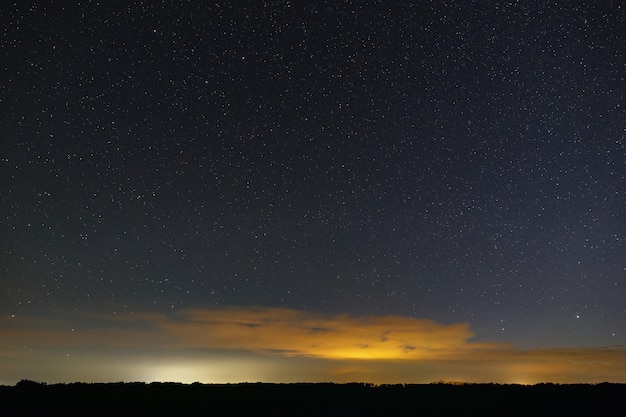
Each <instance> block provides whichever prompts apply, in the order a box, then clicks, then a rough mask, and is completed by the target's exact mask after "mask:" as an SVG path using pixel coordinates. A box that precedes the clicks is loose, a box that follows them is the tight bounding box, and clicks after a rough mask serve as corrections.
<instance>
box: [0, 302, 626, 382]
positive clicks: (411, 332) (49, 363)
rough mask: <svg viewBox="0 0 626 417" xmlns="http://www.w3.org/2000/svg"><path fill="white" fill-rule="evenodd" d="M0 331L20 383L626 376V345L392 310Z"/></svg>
mask: <svg viewBox="0 0 626 417" xmlns="http://www.w3.org/2000/svg"><path fill="white" fill-rule="evenodd" d="M0 332H1V334H2V335H3V340H2V344H0V374H4V375H15V377H17V378H20V379H21V378H27V377H31V378H35V379H36V378H37V375H41V376H42V377H45V376H46V375H48V374H50V375H56V378H60V379H61V380H63V381H72V380H75V379H77V378H78V379H80V378H83V379H85V378H87V376H88V375H94V376H93V378H95V379H96V380H97V379H101V378H107V379H110V380H115V379H116V378H115V375H119V376H120V377H121V378H118V379H127V380H136V379H143V380H155V379H159V378H163V379H168V375H169V378H172V379H184V380H185V381H188V382H193V381H195V380H199V381H203V382H212V381H216V380H219V381H221V382H228V381H238V382H241V381H245V380H269V381H277V382H284V381H306V380H315V381H324V380H326V381H328V380H332V381H350V380H363V381H367V382H375V383H395V382H407V383H410V382H432V381H434V380H464V381H469V382H510V383H537V382H602V381H609V382H626V351H625V350H624V349H620V348H612V349H609V348H567V349H566V348H554V349H530V350H520V349H515V348H514V347H513V346H510V345H505V344H502V343H490V342H480V343H479V342H470V340H471V338H472V336H473V333H472V332H471V330H470V328H469V326H468V324H466V323H457V324H451V325H442V324H439V323H436V322H434V321H432V320H426V319H414V318H409V317H399V316H369V317H355V316H348V315H339V316H329V315H322V314H314V313H309V312H305V311H298V310H289V309H278V308H223V309H206V310H190V311H186V312H182V313H178V314H174V315H169V316H165V315H162V314H156V313H142V314H130V313H128V314H117V315H111V316H105V315H101V314H85V315H80V316H75V317H74V318H73V319H71V320H70V319H55V318H39V317H31V318H29V317H7V318H4V319H0ZM233 355H234V356H233ZM233 357H236V358H237V360H235V361H232V360H231V362H229V365H228V366H225V365H224V363H226V362H227V361H228V360H229V359H228V358H233ZM225 361H226V362H225ZM241 363H245V364H246V366H243V367H242V366H240V365H238V364H241ZM20 372H22V374H20ZM24 373H27V375H24ZM73 375H74V376H73ZM81 375H84V376H81ZM97 375H100V378H98V377H97ZM5 377H6V376H5ZM51 378H53V377H52V376H50V377H46V378H41V379H47V380H48V379H51ZM18 380H19V379H18ZM3 382H4V381H0V383H3ZM13 382H15V381H13Z"/></svg>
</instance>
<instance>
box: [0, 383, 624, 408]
mask: <svg viewBox="0 0 626 417" xmlns="http://www.w3.org/2000/svg"><path fill="white" fill-rule="evenodd" d="M625 399H626V384H612V383H601V384H563V385H561V384H551V383H546V384H537V385H515V384H504V385H502V384H450V383H432V384H396V385H393V384H392V385H374V384H370V383H347V384H335V383H289V384H274V383H239V384H201V383H193V384H182V383H175V382H153V383H143V382H130V383H129V382H126V383H125V382H116V383H80V382H77V383H68V384H46V383H42V382H37V381H31V380H21V381H19V382H18V383H17V384H15V386H0V400H1V401H2V404H3V405H2V410H3V413H2V414H3V415H18V414H17V413H20V414H21V415H31V414H32V413H46V415H51V414H52V415H54V414H59V415H61V414H62V415H85V414H92V413H94V412H96V413H99V414H108V413H115V414H116V415H127V414H136V415H148V414H150V413H155V414H158V415H161V414H173V415H179V416H184V415H194V416H195V415H197V416H211V415H229V416H243V415H246V416H254V415H271V416H320V415H322V416H359V417H366V416H457V415H476V416H496V415H497V416H502V415H506V416H566V415H567V416H572V415H593V416H626V401H625ZM5 412H10V413H11V414H5Z"/></svg>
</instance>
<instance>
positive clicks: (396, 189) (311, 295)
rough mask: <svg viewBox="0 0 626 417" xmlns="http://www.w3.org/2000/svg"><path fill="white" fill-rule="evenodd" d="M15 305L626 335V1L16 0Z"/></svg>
mask: <svg viewBox="0 0 626 417" xmlns="http://www.w3.org/2000/svg"><path fill="white" fill-rule="evenodd" d="M0 12H1V14H0V19H1V20H2V36H1V39H2V40H1V44H0V45H1V46H0V48H1V49H0V50H1V51H2V56H3V59H2V64H1V65H0V69H1V71H2V82H1V83H0V97H1V98H0V131H1V132H2V133H1V138H2V149H1V151H0V155H1V160H0V178H1V179H2V184H3V186H2V187H0V213H1V216H2V221H1V222H0V236H1V237H0V284H1V289H2V291H1V292H0V311H2V313H3V314H4V315H14V316H22V315H29V316H30V315H46V314H48V313H50V312H55V313H60V314H63V315H67V316H72V315H76V314H81V313H87V312H97V313H98V314H113V313H115V314H122V313H123V314H127V313H130V312H141V311H156V312H161V313H165V314H170V313H171V314H175V313H177V312H184V311H187V310H190V309H195V308H206V307H231V306H232V307H234V306H261V307H269V308H272V307H279V308H289V309H296V310H303V311H311V312H324V313H328V314H342V313H345V314H354V315H365V316H378V315H400V316H408V317H415V318H427V319H432V320H435V321H437V322H440V323H457V322H463V323H468V324H469V326H470V328H471V329H472V330H473V332H474V337H475V339H477V340H490V341H491V340H493V341H500V342H507V343H513V344H515V345H516V346H520V347H578V346H594V347H596V346H622V347H623V346H624V344H626V333H625V332H624V323H625V322H626V303H624V300H625V299H626V281H625V278H626V258H625V257H624V255H625V254H626V244H625V239H626V211H625V207H626V206H625V204H624V202H625V201H626V192H625V190H626V178H625V175H626V153H625V152H626V150H625V146H624V145H625V135H626V101H625V96H624V92H625V91H626V87H625V86H626V83H625V76H626V66H625V62H626V54H625V52H626V47H625V46H624V42H623V39H624V35H626V33H625V28H626V11H625V10H624V7H623V5H621V4H620V2H614V1H613V2H612V1H606V2H599V3H598V4H595V3H591V2H574V4H570V3H560V2H526V1H514V2H487V1H471V2H430V1H419V2H413V3H409V2H396V1H372V2H365V3H363V2H351V1H329V2H324V1H320V2H289V1H285V2H278V1H253V2H215V3H213V2H211V3H206V2H189V1H159V2H156V1H155V2H122V1H110V2H94V1H77V2H74V3H73V4H71V5H70V4H69V3H67V2H46V4H44V3H43V2H26V3H23V2H16V3H15V4H7V5H4V6H1V7H0Z"/></svg>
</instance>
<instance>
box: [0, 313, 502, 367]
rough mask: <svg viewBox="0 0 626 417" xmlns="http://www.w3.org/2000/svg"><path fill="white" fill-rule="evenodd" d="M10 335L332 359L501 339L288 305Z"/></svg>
mask: <svg viewBox="0 0 626 417" xmlns="http://www.w3.org/2000/svg"><path fill="white" fill-rule="evenodd" d="M11 320H12V324H13V325H12V326H7V325H6V322H5V323H4V324H3V326H2V327H3V328H4V329H3V330H4V332H6V333H5V334H7V335H9V338H8V339H13V340H15V341H18V340H19V343H20V344H26V345H46V344H52V345H71V346H76V345H88V344H97V345H109V346H116V347H137V346H142V345H152V346H155V345H158V346H163V347H167V348H194V349H197V348H200V349H202V348H209V349H238V350H248V351H255V352H265V353H273V354H282V355H285V356H309V357H317V358H326V359H378V360H380V359H407V360H424V359H432V358H442V357H451V356H455V355H459V354H462V353H463V352H464V351H467V350H477V349H488V350H490V349H494V348H496V347H497V346H499V345H496V344H485V343H482V344H479V343H469V342H468V341H467V340H468V339H469V338H471V337H472V336H473V334H472V332H471V331H470V329H469V326H468V325H467V324H465V323H461V324H450V325H443V324H439V323H436V322H434V321H432V320H426V319H413V318H409V317H400V316H366V317H355V316H349V315H339V316H329V315H322V314H313V313H309V312H305V311H298V310H290V309H283V308H224V309H209V310H190V311H186V312H181V313H177V314H175V315H169V316H165V315H161V314H130V313H128V314H117V315H114V316H103V315H85V316H81V317H77V318H76V319H75V320H74V321H73V322H72V321H69V320H55V319H41V318H35V319H33V318H23V319H20V318H13V319H11Z"/></svg>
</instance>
